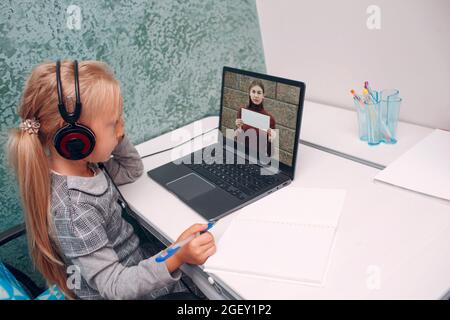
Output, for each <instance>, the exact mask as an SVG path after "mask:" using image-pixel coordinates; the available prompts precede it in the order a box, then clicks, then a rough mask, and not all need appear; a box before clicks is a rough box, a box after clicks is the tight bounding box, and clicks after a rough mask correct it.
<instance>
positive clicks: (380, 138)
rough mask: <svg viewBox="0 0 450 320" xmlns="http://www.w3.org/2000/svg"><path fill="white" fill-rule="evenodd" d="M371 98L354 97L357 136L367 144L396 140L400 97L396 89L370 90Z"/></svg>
mask: <svg viewBox="0 0 450 320" xmlns="http://www.w3.org/2000/svg"><path fill="white" fill-rule="evenodd" d="M372 94H373V96H374V98H373V99H367V100H363V101H358V100H356V99H354V100H353V101H354V102H355V106H356V110H357V116H358V134H359V138H360V139H361V140H363V141H367V143H368V144H369V145H372V146H374V145H377V144H380V143H381V142H383V143H387V144H394V143H396V142H397V123H398V114H399V110H400V105H401V102H402V99H401V98H400V97H399V92H398V90H395V89H389V90H383V91H381V94H379V93H378V92H377V91H372Z"/></svg>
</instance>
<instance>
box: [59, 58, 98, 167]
mask: <svg viewBox="0 0 450 320" xmlns="http://www.w3.org/2000/svg"><path fill="white" fill-rule="evenodd" d="M73 69H74V72H73V73H74V76H75V97H76V101H75V110H74V111H73V113H69V112H67V109H66V106H65V105H64V102H63V98H62V95H63V94H62V85H61V62H60V61H59V60H58V61H56V84H57V90H58V110H59V113H60V115H61V117H62V118H63V119H64V121H65V122H66V123H67V124H66V125H65V126H63V127H62V128H60V129H59V130H58V131H57V132H56V133H55V136H54V137H53V145H54V146H55V149H56V151H58V153H59V154H60V155H61V156H62V157H64V158H66V159H68V160H80V159H84V158H86V157H87V156H89V155H90V154H91V153H92V150H94V146H95V134H94V132H93V131H92V130H91V129H89V128H88V127H86V126H83V125H81V124H77V121H78V119H79V118H80V114H81V102H80V88H79V86H80V85H79V83H78V61H77V60H75V61H74V63H73Z"/></svg>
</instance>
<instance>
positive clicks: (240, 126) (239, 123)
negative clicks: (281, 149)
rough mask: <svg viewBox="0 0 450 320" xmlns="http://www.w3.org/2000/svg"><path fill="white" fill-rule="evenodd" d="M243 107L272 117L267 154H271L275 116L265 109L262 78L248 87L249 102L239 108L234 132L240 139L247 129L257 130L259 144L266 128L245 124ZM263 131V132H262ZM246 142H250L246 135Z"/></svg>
mask: <svg viewBox="0 0 450 320" xmlns="http://www.w3.org/2000/svg"><path fill="white" fill-rule="evenodd" d="M242 109H247V110H250V111H254V112H257V113H261V114H264V115H266V116H269V118H270V125H269V126H270V128H268V129H267V131H266V134H267V154H268V155H270V154H271V142H272V141H273V140H274V139H275V137H276V131H275V125H276V123H275V118H274V117H273V116H272V115H271V114H270V113H269V112H267V111H266V110H265V109H264V84H263V83H262V81H260V80H254V81H252V82H251V83H250V86H249V89H248V104H247V105H246V106H242V107H240V108H239V111H238V113H237V117H236V130H235V132H234V136H235V139H238V138H239V136H240V135H241V134H243V133H244V132H246V131H247V130H255V132H256V136H257V143H258V145H259V137H260V134H264V131H265V130H262V129H258V128H255V127H252V126H250V125H248V124H245V123H244V122H243V120H242ZM260 131H262V132H260ZM246 144H248V137H246Z"/></svg>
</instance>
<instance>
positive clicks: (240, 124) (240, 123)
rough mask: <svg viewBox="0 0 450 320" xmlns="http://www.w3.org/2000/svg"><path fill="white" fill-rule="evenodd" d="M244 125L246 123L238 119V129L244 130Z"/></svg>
mask: <svg viewBox="0 0 450 320" xmlns="http://www.w3.org/2000/svg"><path fill="white" fill-rule="evenodd" d="M243 124H244V121H242V119H236V127H237V128H238V129H242V125H243Z"/></svg>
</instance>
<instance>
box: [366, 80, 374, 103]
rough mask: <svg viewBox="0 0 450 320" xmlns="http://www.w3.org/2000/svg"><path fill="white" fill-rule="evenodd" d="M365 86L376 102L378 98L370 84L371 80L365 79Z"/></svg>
mask: <svg viewBox="0 0 450 320" xmlns="http://www.w3.org/2000/svg"><path fill="white" fill-rule="evenodd" d="M364 88H365V89H367V91H368V92H369V94H370V97H371V98H372V100H373V102H374V103H376V102H377V99H376V98H375V95H374V93H373V91H372V89H371V88H370V86H369V81H364Z"/></svg>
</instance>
